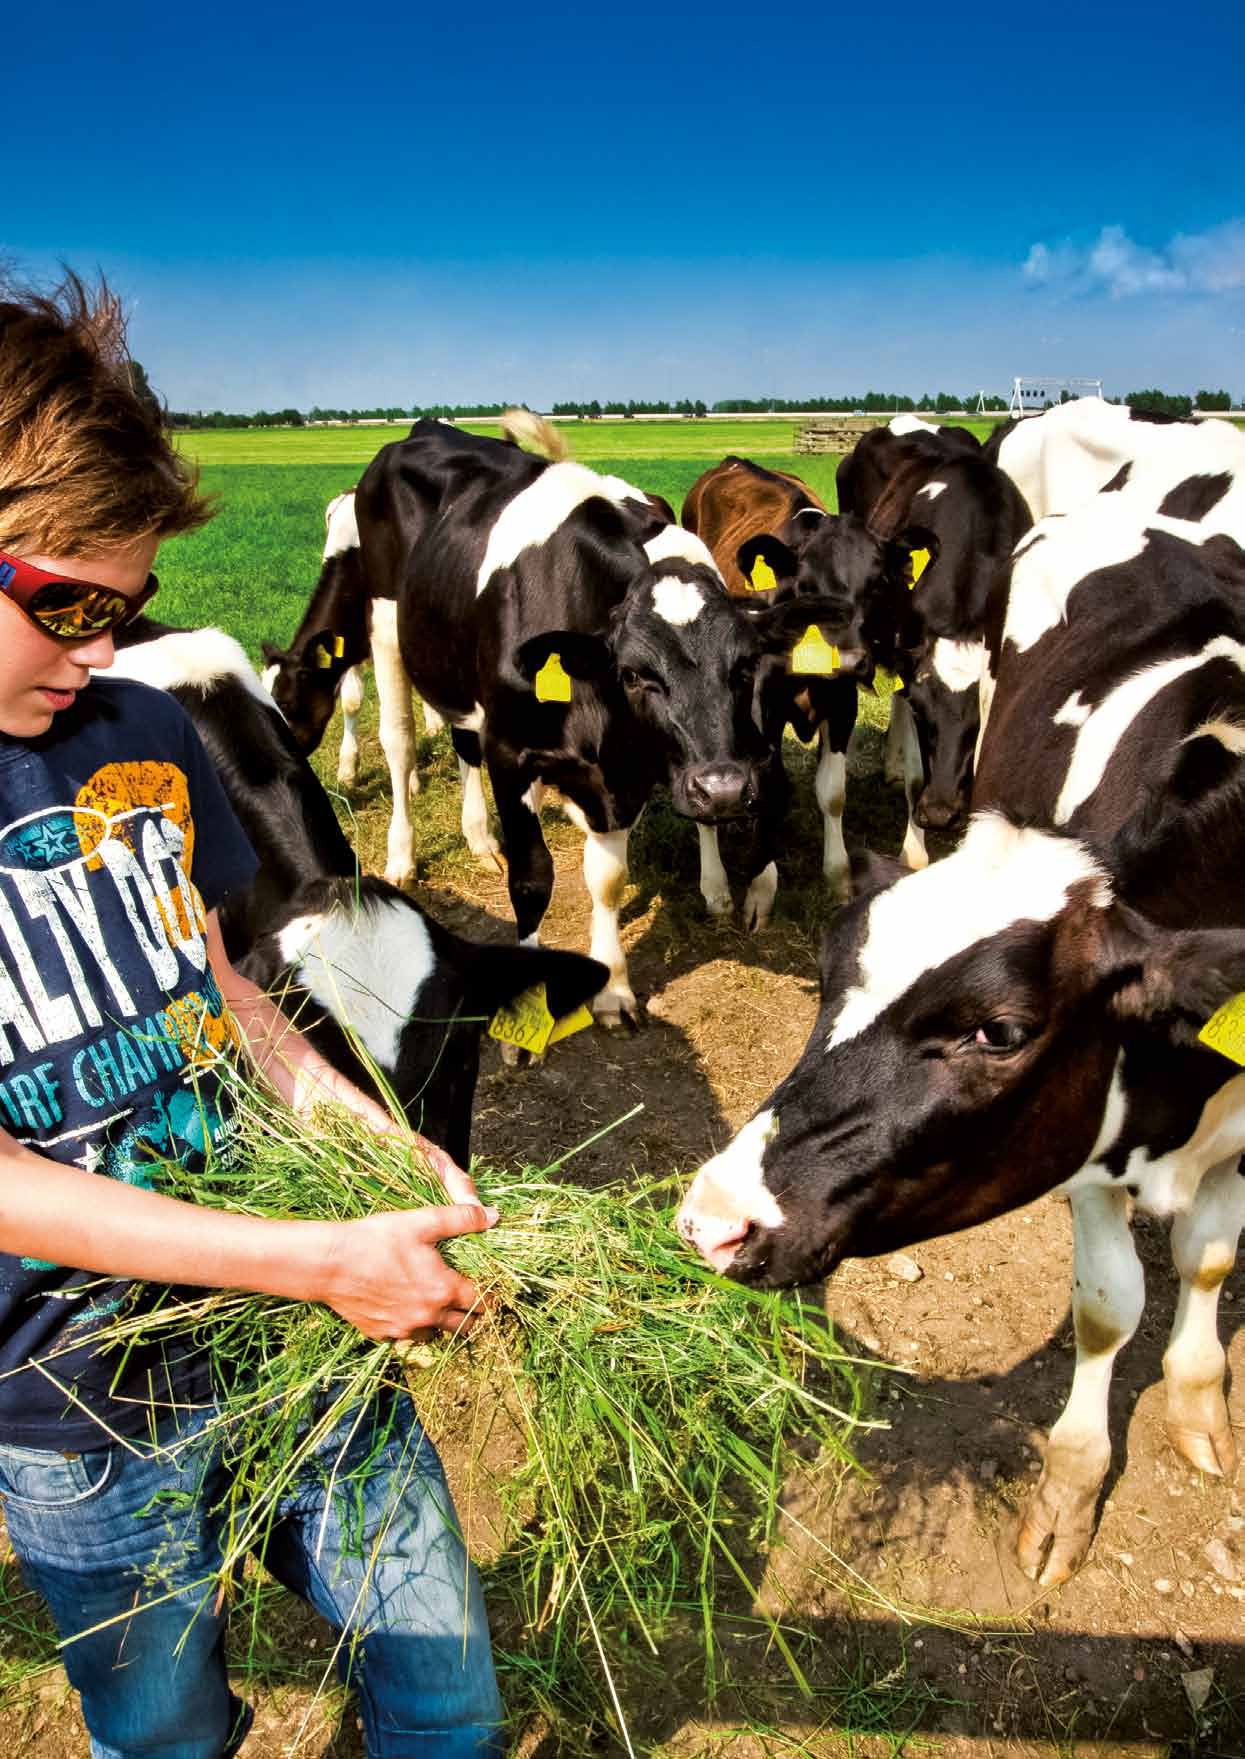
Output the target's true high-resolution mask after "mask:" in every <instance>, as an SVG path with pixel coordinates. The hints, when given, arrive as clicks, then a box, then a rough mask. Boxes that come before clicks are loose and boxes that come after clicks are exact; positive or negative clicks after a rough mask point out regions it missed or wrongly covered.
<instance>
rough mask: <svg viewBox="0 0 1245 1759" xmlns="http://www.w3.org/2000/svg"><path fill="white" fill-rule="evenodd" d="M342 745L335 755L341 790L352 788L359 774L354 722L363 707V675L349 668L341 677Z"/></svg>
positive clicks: (354, 667) (357, 742) (356, 734)
mask: <svg viewBox="0 0 1245 1759" xmlns="http://www.w3.org/2000/svg"><path fill="white" fill-rule="evenodd" d="M341 705H342V743H341V750H340V751H339V752H338V754H337V780H338V781H339V782H340V783H341V785H342V787H343V788H353V787H354V784H355V778H356V776H357V775H358V773H359V737H358V732H357V730H356V725H355V723H356V721H357V719H358V715H359V710H360V709H361V708H362V707H363V674H362V672H361V671H360V670H359V668H358V666H351V667H350V668H349V669H348V670H347V671H346V672H344V673H343V675H342V686H341Z"/></svg>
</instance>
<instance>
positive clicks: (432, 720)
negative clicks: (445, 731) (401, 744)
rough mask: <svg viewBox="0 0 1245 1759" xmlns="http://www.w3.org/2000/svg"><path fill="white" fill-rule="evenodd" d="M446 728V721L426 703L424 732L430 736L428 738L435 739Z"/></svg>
mask: <svg viewBox="0 0 1245 1759" xmlns="http://www.w3.org/2000/svg"><path fill="white" fill-rule="evenodd" d="M444 726H445V721H444V719H443V718H442V717H441V716H440V715H439V714H438V713H437V711H436V709H434V708H429V707H428V704H427V703H425V704H424V732H425V733H426V734H427V735H428V737H429V738H430V739H435V738H436V736H437V734H438V733H439V732H440V731H441V729H442V728H443V727H444Z"/></svg>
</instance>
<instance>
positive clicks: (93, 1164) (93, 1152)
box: [78, 1142, 104, 1173]
mask: <svg viewBox="0 0 1245 1759" xmlns="http://www.w3.org/2000/svg"><path fill="white" fill-rule="evenodd" d="M103 1158H104V1151H103V1149H102V1148H101V1147H100V1146H99V1144H98V1142H88V1143H87V1145H86V1148H85V1149H84V1150H83V1152H82V1153H81V1154H80V1155H79V1156H78V1165H79V1166H80V1167H82V1168H83V1170H84V1171H86V1172H88V1173H96V1172H98V1171H99V1168H100V1163H101V1162H102V1161H103Z"/></svg>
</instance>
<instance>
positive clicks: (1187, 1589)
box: [1180, 1582, 1193, 1600]
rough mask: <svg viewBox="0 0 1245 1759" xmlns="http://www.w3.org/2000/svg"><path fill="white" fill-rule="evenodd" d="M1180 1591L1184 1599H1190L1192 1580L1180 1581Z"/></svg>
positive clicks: (1191, 1596)
mask: <svg viewBox="0 0 1245 1759" xmlns="http://www.w3.org/2000/svg"><path fill="white" fill-rule="evenodd" d="M1180 1592H1181V1593H1182V1594H1183V1595H1184V1597H1185V1599H1186V1600H1192V1598H1193V1584H1192V1582H1182V1583H1181V1584H1180Z"/></svg>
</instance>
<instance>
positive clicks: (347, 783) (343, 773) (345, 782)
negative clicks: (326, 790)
mask: <svg viewBox="0 0 1245 1759" xmlns="http://www.w3.org/2000/svg"><path fill="white" fill-rule="evenodd" d="M358 779H359V771H358V768H357V767H354V768H351V769H348V770H338V772H337V786H338V787H339V788H353V787H354V785H355V783H356V782H357V781H358Z"/></svg>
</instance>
